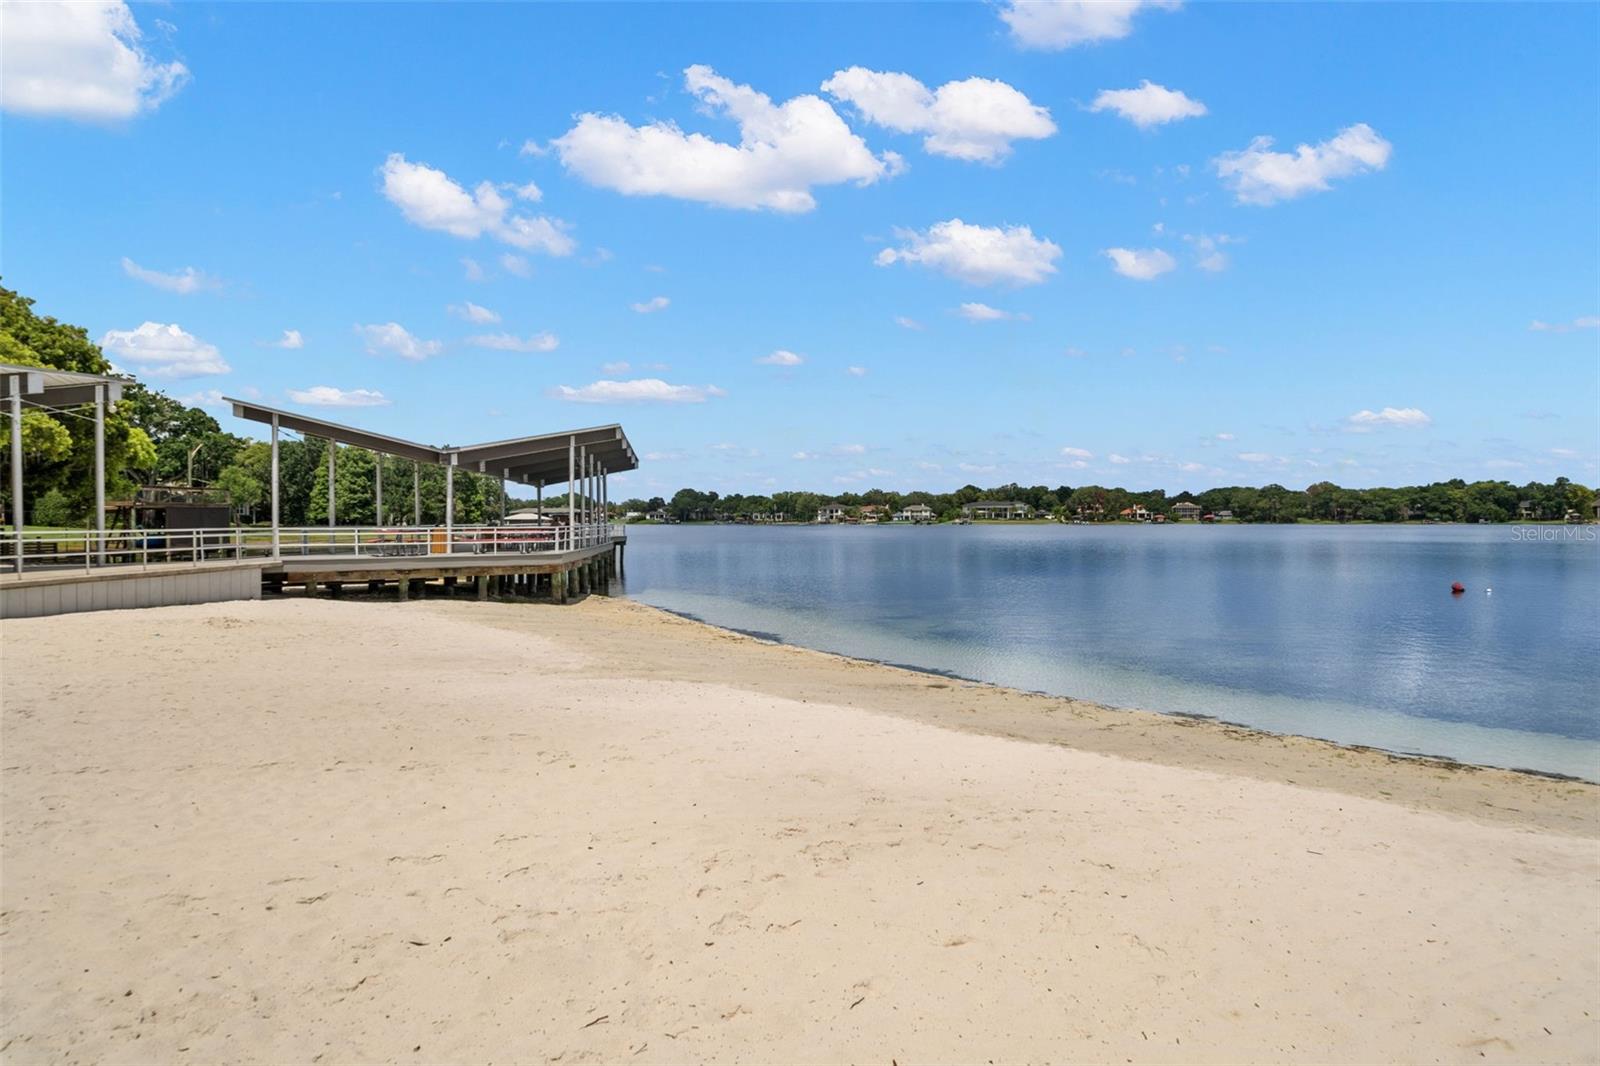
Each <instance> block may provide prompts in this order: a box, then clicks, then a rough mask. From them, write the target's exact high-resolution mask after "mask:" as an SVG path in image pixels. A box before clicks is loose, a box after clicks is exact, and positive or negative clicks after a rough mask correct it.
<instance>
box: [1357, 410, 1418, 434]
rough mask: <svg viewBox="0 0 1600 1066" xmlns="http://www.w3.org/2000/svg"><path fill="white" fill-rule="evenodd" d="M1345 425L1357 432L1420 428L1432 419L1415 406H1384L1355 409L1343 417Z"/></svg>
mask: <svg viewBox="0 0 1600 1066" xmlns="http://www.w3.org/2000/svg"><path fill="white" fill-rule="evenodd" d="M1345 423H1346V425H1347V426H1348V427H1349V428H1350V429H1352V430H1354V431H1357V432H1365V431H1366V430H1370V429H1384V428H1389V427H1394V428H1399V429H1421V428H1422V427H1424V426H1428V425H1432V424H1433V419H1431V418H1429V417H1428V416H1427V415H1426V414H1425V413H1423V412H1422V411H1420V410H1418V409H1417V408H1415V407H1385V408H1384V409H1383V410H1381V411H1366V410H1362V411H1357V412H1356V413H1355V414H1353V415H1351V416H1350V417H1349V418H1347V419H1345Z"/></svg>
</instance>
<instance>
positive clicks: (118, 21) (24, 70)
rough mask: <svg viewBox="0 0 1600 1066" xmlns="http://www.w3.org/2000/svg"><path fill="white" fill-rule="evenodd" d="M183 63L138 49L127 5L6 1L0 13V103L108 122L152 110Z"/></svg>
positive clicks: (27, 111)
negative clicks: (164, 61)
mask: <svg viewBox="0 0 1600 1066" xmlns="http://www.w3.org/2000/svg"><path fill="white" fill-rule="evenodd" d="M188 80H189V70H188V68H187V67H185V66H184V65H183V64H182V63H179V62H178V61H177V60H172V61H169V62H166V63H162V62H158V61H157V60H156V59H154V58H153V57H152V56H151V55H150V54H149V53H148V52H147V51H146V50H145V48H144V44H143V40H142V34H141V33H140V32H139V24H138V22H137V21H135V20H134V17H133V12H132V11H130V10H129V9H128V5H127V4H124V3H121V2H114V3H105V2H90V0H76V2H74V0H66V2H36V3H8V4H6V5H5V16H4V18H3V20H0V108H4V109H5V110H7V111H10V112H13V113H15V114H19V115H40V116H49V117H59V118H70V119H78V120H82V121H89V122H109V121H115V120H117V119H128V118H133V117H134V116H136V115H138V114H140V113H141V112H145V111H153V110H155V109H156V108H157V107H159V106H160V105H161V103H162V102H163V101H165V100H167V99H168V98H169V97H171V96H172V94H173V93H175V92H177V91H178V90H179V89H181V88H183V85H184V83H185V82H187V81H188Z"/></svg>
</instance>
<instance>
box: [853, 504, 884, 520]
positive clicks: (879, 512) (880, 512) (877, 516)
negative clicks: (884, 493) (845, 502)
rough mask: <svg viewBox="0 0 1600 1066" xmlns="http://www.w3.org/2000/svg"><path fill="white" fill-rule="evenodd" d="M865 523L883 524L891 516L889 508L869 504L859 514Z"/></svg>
mask: <svg viewBox="0 0 1600 1066" xmlns="http://www.w3.org/2000/svg"><path fill="white" fill-rule="evenodd" d="M856 514H857V515H859V516H860V518H861V521H863V522H882V521H883V520H884V518H885V517H886V516H887V515H888V514H889V508H887V507H885V506H883V505H882V504H878V503H869V504H867V505H866V506H864V507H862V508H860V509H859V510H858V511H857V512H856Z"/></svg>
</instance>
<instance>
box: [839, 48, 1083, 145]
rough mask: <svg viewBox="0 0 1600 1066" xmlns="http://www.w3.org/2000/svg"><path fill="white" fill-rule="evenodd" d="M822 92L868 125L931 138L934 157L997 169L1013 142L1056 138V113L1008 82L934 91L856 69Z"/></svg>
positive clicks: (926, 141)
mask: <svg viewBox="0 0 1600 1066" xmlns="http://www.w3.org/2000/svg"><path fill="white" fill-rule="evenodd" d="M822 91H823V92H825V93H828V94H829V95H830V96H833V97H835V98H836V99H839V100H844V101H846V102H848V103H850V104H853V105H854V106H855V108H856V110H857V111H859V112H860V113H861V116H862V117H863V118H865V119H866V120H867V121H868V122H874V123H876V124H877V125H879V126H885V127H887V128H889V129H891V130H895V131H896V132H898V133H922V134H926V136H925V137H924V138H923V141H922V147H923V148H924V149H925V150H926V151H927V152H929V153H930V154H932V155H942V156H948V157H950V158H952V159H965V160H970V161H976V162H982V163H994V162H998V161H999V160H1001V159H1004V158H1005V157H1006V156H1008V155H1010V154H1011V142H1012V141H1017V140H1037V139H1039V138H1043V137H1048V136H1050V135H1051V134H1053V133H1055V132H1056V124H1055V123H1054V122H1052V121H1051V120H1050V109H1049V108H1045V107H1039V106H1038V105H1037V104H1035V103H1033V102H1032V101H1031V100H1029V99H1028V98H1027V97H1026V96H1024V95H1023V94H1022V93H1020V92H1018V91H1017V90H1016V89H1014V88H1012V87H1011V86H1010V85H1007V84H1006V83H1005V82H1003V81H993V80H991V79H989V78H967V79H966V80H965V81H951V82H946V83H945V84H943V85H941V86H939V88H937V89H933V90H930V89H929V88H928V87H927V86H926V85H924V84H922V82H920V81H918V80H917V79H916V78H913V77H912V76H911V75H909V74H896V73H891V72H887V71H877V70H868V69H867V68H865V67H851V68H850V69H849V70H841V71H837V72H835V74H834V75H833V77H831V78H829V79H828V80H827V81H825V82H823V83H822Z"/></svg>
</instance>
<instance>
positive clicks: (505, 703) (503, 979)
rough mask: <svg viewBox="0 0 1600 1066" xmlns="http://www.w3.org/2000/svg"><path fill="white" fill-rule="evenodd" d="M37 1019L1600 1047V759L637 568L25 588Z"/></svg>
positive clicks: (107, 1033) (438, 1045)
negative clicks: (1037, 690) (1529, 756)
mask: <svg viewBox="0 0 1600 1066" xmlns="http://www.w3.org/2000/svg"><path fill="white" fill-rule="evenodd" d="M0 655H3V661H0V667H3V669H0V710H3V714H4V722H3V725H4V733H3V737H4V766H3V779H0V790H3V794H0V800H3V809H4V819H3V832H4V839H3V847H4V856H5V867H4V871H3V873H4V876H3V878H0V896H3V900H0V904H3V905H0V912H3V913H0V944H3V946H4V949H5V950H4V965H5V969H4V976H3V979H0V1023H3V1025H0V1028H3V1031H4V1033H5V1045H4V1047H3V1048H0V1054H4V1056H5V1058H6V1060H7V1061H14V1062H50V1061H61V1060H81V1059H91V1060H108V1059H117V1060H125V1059H130V1058H137V1059H141V1060H150V1061H197V1062H198V1061H284V1060H289V1061H314V1060H316V1059H318V1058H328V1059H335V1060H340V1059H342V1060H362V1061H440V1060H446V1061H484V1060H491V1059H493V1060H503V1059H512V1060H521V1061H527V1060H546V1061H554V1060H557V1059H559V1060H560V1061H562V1062H587V1061H608V1062H609V1061H618V1060H623V1059H626V1060H629V1061H639V1062H677V1061H684V1060H693V1061H707V1062H719V1061H804V1062H838V1061H879V1060H881V1061H888V1060H890V1059H895V1060H898V1061H901V1062H906V1061H941V1062H954V1061H972V1060H975V1059H985V1060H986V1059H993V1060H995V1061H1061V1060H1080V1061H1081V1060H1095V1061H1106V1060H1111V1059H1116V1060H1128V1061H1136V1062H1190V1061H1215V1062H1222V1061H1230V1062H1238V1061H1246V1062H1264V1061H1352V1062H1353V1061H1420V1060H1428V1061H1457V1062H1468V1061H1470V1062H1481V1061H1486V1060H1487V1061H1528V1060H1541V1061H1580V1062H1592V1061H1597V1060H1600V1020H1597V1019H1596V1018H1595V1017H1594V1013H1595V1012H1594V1010H1593V1005H1594V1003H1595V1002H1596V1001H1597V998H1600V965H1597V962H1596V959H1595V957H1594V953H1593V950H1592V949H1593V945H1594V943H1595V942H1596V940H1597V938H1600V915H1597V914H1596V911H1595V908H1594V906H1593V900H1594V898H1595V891H1596V883H1597V875H1600V849H1597V846H1596V841H1597V840H1600V828H1597V821H1600V789H1597V788H1596V787H1595V786H1593V785H1589V784H1587V783H1583V782H1572V781H1561V780H1552V779H1548V778H1544V777H1536V776H1530V775H1526V774H1517V773H1513V772H1510V771H1497V770H1479V769H1473V768H1469V767H1462V766H1457V765H1454V764H1437V765H1435V764H1426V763H1420V762H1418V761H1416V760H1413V759H1410V758H1407V757H1393V756H1386V755H1382V754H1380V753H1374V752H1363V751H1359V750H1354V749H1343V748H1338V747H1337V746H1335V745H1332V744H1328V743H1325V742H1321V741H1310V740H1304V739H1301V738H1292V737H1279V736H1275V735H1271V734H1261V733H1258V732H1254V731H1245V730H1237V729H1233V728H1231V727H1227V726H1223V725H1221V724H1219V723H1215V722H1206V721H1188V720H1184V719H1179V718H1174V717H1172V716H1166V715H1157V714H1148V713H1143V712H1132V711H1123V710H1108V709H1105V708H1098V707H1094V706H1092V705H1085V704H1079V703H1075V702H1074V701H1070V700H1060V699H1056V698H1054V697H1044V696H1036V695H1030V694H1027V693H1021V692H1017V691H1013V690H1006V689H999V688H996V687H994V686H988V685H982V684H971V683H966V682H961V681H956V680H951V679H945V678H941V677H939V676H938V675H931V674H927V673H921V672H916V671H912V670H908V669H903V668H897V667H892V666H884V665H877V664H871V663H868V662H864V661H861V660H853V659H849V658H846V657H843V656H837V655H833V654H831V653H827V652H817V651H811V650H809V649H804V648H797V647H793V646H789V645H782V644H771V643H766V642H762V641H760V640H757V639H754V638H750V637H746V636H743V635H740V634H736V633H733V632H731V631H728V630H721V629H717V628H716V627H713V626H709V625H706V624H704V623H700V622H694V621H690V620H688V619H684V618H681V617H679V616H676V615H672V614H669V613H667V612H665V611H661V610H658V609H656V608H652V607H648V606H646V605H643V604H638V603H635V602H632V601H627V600H622V599H604V598H601V597H590V598H589V599H587V600H585V601H583V602H580V603H578V604H575V605H572V606H570V607H566V608H558V607H553V606H549V605H543V604H530V603H511V602H505V603H495V602H491V603H477V602H472V601H466V600H448V599H435V600H426V601H417V602H413V603H410V604H405V605H397V604H393V603H380V602H374V601H354V600H352V601H345V602H340V601H334V600H325V599H318V600H308V599H298V598H285V599H280V600H265V601H259V602H249V603H228V604H215V605H206V606H196V607H170V608H158V609H152V610H147V611H110V612H101V613H97V614H84V615H70V616H59V617H55V618H47V619H29V620H22V621H7V622H5V623H3V624H0Z"/></svg>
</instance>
